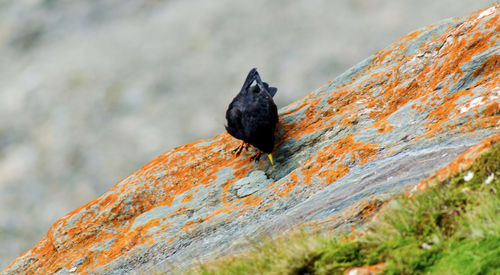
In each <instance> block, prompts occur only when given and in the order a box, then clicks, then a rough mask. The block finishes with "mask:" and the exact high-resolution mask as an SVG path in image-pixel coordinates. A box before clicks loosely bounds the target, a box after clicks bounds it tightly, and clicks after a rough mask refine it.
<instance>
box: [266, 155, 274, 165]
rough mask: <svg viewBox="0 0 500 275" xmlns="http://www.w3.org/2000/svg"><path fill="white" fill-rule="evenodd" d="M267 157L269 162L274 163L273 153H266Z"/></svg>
mask: <svg viewBox="0 0 500 275" xmlns="http://www.w3.org/2000/svg"><path fill="white" fill-rule="evenodd" d="M267 157H268V158H269V160H270V161H271V164H272V165H274V162H273V155H272V154H267Z"/></svg>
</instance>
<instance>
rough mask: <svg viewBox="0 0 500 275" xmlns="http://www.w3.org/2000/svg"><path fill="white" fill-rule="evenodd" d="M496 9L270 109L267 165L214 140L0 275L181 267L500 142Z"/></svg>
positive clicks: (176, 152) (342, 211) (111, 196)
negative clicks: (273, 139) (273, 121)
mask: <svg viewBox="0 0 500 275" xmlns="http://www.w3.org/2000/svg"><path fill="white" fill-rule="evenodd" d="M499 15H500V6H498V5H497V6H495V7H492V8H490V9H487V10H482V11H478V12H475V13H473V14H471V15H470V16H468V17H466V18H458V19H452V20H446V21H443V22H440V23H439V24H436V25H431V26H428V27H425V28H423V29H420V30H418V31H415V32H412V33H410V34H408V35H406V36H404V37H402V38H401V39H400V40H398V41H396V42H394V43H393V44H392V45H391V46H389V47H388V48H386V49H384V50H382V51H379V52H377V53H376V54H374V55H372V56H370V57H369V58H368V59H366V60H364V61H362V62H361V63H359V64H358V65H356V66H355V67H353V68H351V69H350V70H348V71H347V72H345V73H344V74H342V75H340V76H339V77H338V78H336V79H335V80H333V81H331V82H330V83H328V84H327V85H325V86H323V87H321V88H319V89H318V90H316V91H314V92H312V93H310V94H309V95H307V96H306V97H304V98H302V99H301V100H299V101H297V102H295V103H293V104H291V105H288V106H286V107H284V108H282V109H281V110H280V125H279V129H278V131H277V133H276V136H277V140H278V144H277V146H276V148H277V149H276V151H275V153H274V156H275V162H276V164H275V165H274V166H271V165H270V164H269V162H268V161H266V160H264V159H262V160H261V161H259V162H258V163H256V162H253V161H250V160H249V157H250V156H251V155H252V154H253V152H247V153H245V154H242V155H241V156H240V157H235V156H234V155H232V153H231V150H232V149H233V148H234V147H236V146H237V144H238V141H236V140H235V139H233V138H232V137H230V136H229V135H228V134H226V133H222V134H219V135H217V136H215V137H214V138H212V139H206V140H201V141H198V142H194V143H190V144H186V145H184V146H180V147H178V148H175V149H173V150H170V151H168V152H166V153H164V154H162V155H160V156H158V157H157V158H155V159H154V160H153V161H151V162H150V163H149V164H147V165H145V166H144V167H142V168H141V169H140V170H138V171H137V172H135V173H133V174H132V175H130V176H128V177H127V178H125V179H123V180H121V181H120V182H119V183H118V184H116V185H115V186H114V187H113V188H112V189H110V190H109V191H108V192H106V193H105V194H103V195H102V196H100V197H99V198H97V199H95V200H93V201H91V202H89V203H87V204H85V205H83V206H82V207H80V208H78V209H76V210H74V211H72V212H71V213H69V214H67V215H66V216H64V217H63V218H61V219H60V220H59V221H57V222H56V223H54V225H53V226H52V227H51V228H50V229H49V231H48V232H47V234H46V236H45V237H43V238H42V240H41V241H40V243H39V244H38V245H36V246H35V247H33V248H32V249H31V250H29V251H28V252H26V253H25V254H23V255H21V256H19V257H18V258H17V259H16V260H15V261H14V262H13V263H11V264H10V265H9V266H8V267H7V268H6V269H5V270H4V271H2V274H11V273H38V274H44V273H45V274H46V273H70V272H77V273H83V272H102V273H109V274H111V273H126V272H132V271H134V270H137V269H142V270H145V269H147V268H148V267H149V266H157V265H158V264H168V263H171V264H175V265H184V266H186V265H189V264H193V263H196V262H199V261H201V262H204V261H207V260H210V259H213V258H214V257H216V256H218V255H221V254H224V253H231V252H233V251H235V249H241V248H243V247H244V246H245V240H246V239H248V238H252V237H256V236H258V235H259V234H262V233H265V234H270V235H277V234H280V233H283V232H284V231H286V230H290V229H293V228H296V227H297V226H300V225H306V224H307V225H313V224H316V225H318V224H323V225H325V224H326V225H332V224H333V225H335V227H336V228H343V227H344V226H350V225H351V224H356V223H359V222H362V221H363V220H364V219H365V218H366V216H367V215H366V214H369V213H371V212H373V211H374V210H376V208H377V207H378V206H379V205H381V203H380V201H382V200H384V199H385V198H388V197H390V196H392V195H394V194H397V193H401V192H403V191H405V190H406V189H408V188H411V187H412V186H413V187H414V186H416V185H417V184H418V183H419V182H420V181H422V180H423V179H425V178H426V177H427V176H429V175H431V174H433V173H435V172H436V171H438V170H439V169H440V168H442V167H444V166H446V165H447V164H448V163H450V162H452V161H453V160H455V159H457V157H458V156H460V155H461V154H462V153H463V152H465V151H466V150H467V149H469V148H471V147H473V146H474V145H476V144H478V143H480V142H481V141H482V140H485V139H487V138H488V137H490V138H491V137H492V136H494V135H495V134H497V133H498V132H499V131H500V124H499V117H500V109H499V105H498V104H499V102H500V85H499V80H500V43H499V41H498V33H500V19H499Z"/></svg>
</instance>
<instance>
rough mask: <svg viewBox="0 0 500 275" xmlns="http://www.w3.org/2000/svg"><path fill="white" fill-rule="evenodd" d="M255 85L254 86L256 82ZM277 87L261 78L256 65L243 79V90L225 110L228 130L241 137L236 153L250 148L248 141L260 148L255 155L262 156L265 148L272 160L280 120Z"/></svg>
mask: <svg viewBox="0 0 500 275" xmlns="http://www.w3.org/2000/svg"><path fill="white" fill-rule="evenodd" d="M254 81H255V82H256V84H255V85H253V86H251V85H252V83H253V82H254ZM277 91H278V89H277V88H275V87H269V84H267V83H266V82H262V80H261V79H260V75H259V73H258V72H257V69H256V68H253V69H252V70H251V71H250V72H249V73H248V76H247V78H246V80H245V83H243V87H242V88H241V91H240V92H239V93H238V95H236V97H235V98H234V99H233V101H232V102H231V104H229V107H228V109H227V111H226V119H227V126H226V130H227V132H228V133H229V134H230V135H231V136H233V137H235V138H237V139H240V140H242V142H241V144H240V145H239V146H238V147H237V148H236V149H235V150H234V152H236V155H239V154H240V153H241V151H242V150H243V149H244V148H245V149H247V148H248V144H250V145H252V146H254V147H256V148H257V149H259V150H260V152H259V153H258V154H257V155H256V156H254V157H253V158H252V159H259V158H260V156H261V154H262V152H264V153H266V154H267V156H268V157H269V160H270V161H271V164H273V165H274V163H273V156H272V154H271V153H272V152H273V149H274V130H275V129H276V123H278V108H277V107H276V104H274V101H273V96H274V95H275V94H276V92H277Z"/></svg>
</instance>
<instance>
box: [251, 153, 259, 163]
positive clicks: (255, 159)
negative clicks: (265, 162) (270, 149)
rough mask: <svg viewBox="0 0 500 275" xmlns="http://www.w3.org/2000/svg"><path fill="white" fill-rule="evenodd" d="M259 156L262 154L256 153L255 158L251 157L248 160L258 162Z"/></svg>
mask: <svg viewBox="0 0 500 275" xmlns="http://www.w3.org/2000/svg"><path fill="white" fill-rule="evenodd" d="M260 156H262V152H258V153H257V154H256V155H255V156H253V157H251V158H250V160H253V161H259V160H260Z"/></svg>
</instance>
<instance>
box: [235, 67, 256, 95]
mask: <svg viewBox="0 0 500 275" xmlns="http://www.w3.org/2000/svg"><path fill="white" fill-rule="evenodd" d="M255 75H259V73H258V72H257V68H253V69H251V70H250V72H248V75H247V78H246V79H245V82H244V83H243V87H241V90H240V92H239V93H240V94H241V93H243V92H244V91H246V90H247V89H248V87H250V85H251V84H252V82H253V81H254V80H255ZM259 79H260V78H259Z"/></svg>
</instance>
